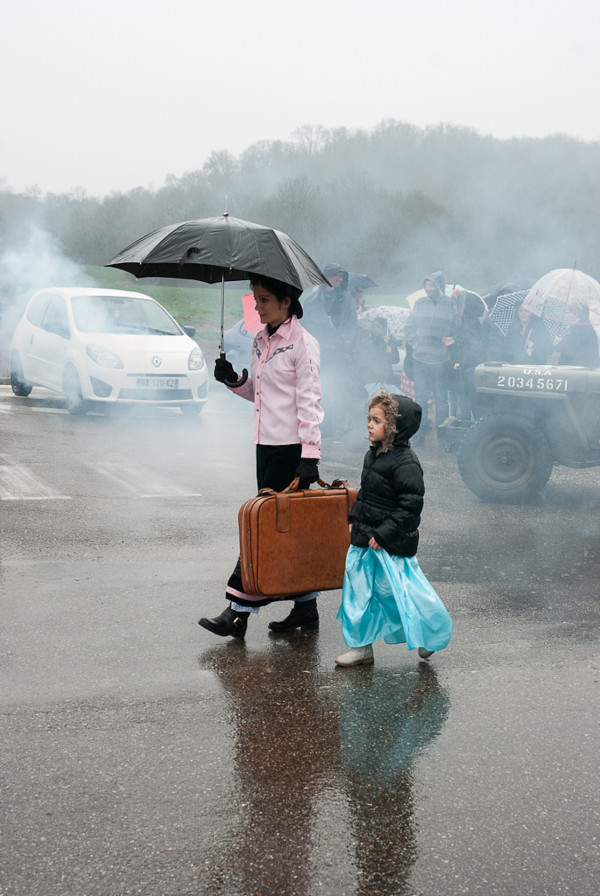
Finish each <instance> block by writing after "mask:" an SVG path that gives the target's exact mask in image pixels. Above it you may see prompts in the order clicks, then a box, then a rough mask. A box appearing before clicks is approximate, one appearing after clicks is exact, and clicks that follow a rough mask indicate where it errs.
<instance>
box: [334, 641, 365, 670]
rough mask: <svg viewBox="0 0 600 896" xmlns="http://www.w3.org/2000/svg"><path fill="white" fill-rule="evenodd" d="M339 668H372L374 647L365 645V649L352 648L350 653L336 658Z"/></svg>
mask: <svg viewBox="0 0 600 896" xmlns="http://www.w3.org/2000/svg"><path fill="white" fill-rule="evenodd" d="M335 661H336V663H337V664H338V666H372V665H373V646H372V645H371V644H365V646H364V647H351V648H350V650H349V651H348V653H343V654H342V655H341V656H336V658H335Z"/></svg>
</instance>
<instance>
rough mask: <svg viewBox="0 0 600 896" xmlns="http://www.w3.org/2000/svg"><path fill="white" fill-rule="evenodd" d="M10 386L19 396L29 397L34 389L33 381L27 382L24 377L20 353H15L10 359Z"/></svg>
mask: <svg viewBox="0 0 600 896" xmlns="http://www.w3.org/2000/svg"><path fill="white" fill-rule="evenodd" d="M10 386H11V389H12V390H13V392H14V394H15V395H18V396H19V398H27V396H28V395H30V394H31V390H32V389H33V386H32V385H31V383H27V382H25V380H24V379H23V367H22V366H21V360H20V358H19V356H18V355H13V356H12V358H11V359H10Z"/></svg>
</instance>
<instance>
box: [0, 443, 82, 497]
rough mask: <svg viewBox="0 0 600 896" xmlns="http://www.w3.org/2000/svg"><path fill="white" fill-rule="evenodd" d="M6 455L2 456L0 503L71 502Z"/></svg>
mask: <svg viewBox="0 0 600 896" xmlns="http://www.w3.org/2000/svg"><path fill="white" fill-rule="evenodd" d="M70 500H71V496H70V495H61V494H60V493H59V492H57V491H55V490H54V489H53V488H52V487H51V486H49V485H46V483H45V482H43V481H42V480H41V479H38V478H37V476H34V475H33V473H30V472H29V470H27V469H26V468H25V467H22V466H20V465H19V464H16V463H15V462H14V461H13V460H11V459H10V457H8V455H6V454H0V501H70Z"/></svg>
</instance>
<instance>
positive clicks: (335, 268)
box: [323, 264, 348, 292]
mask: <svg viewBox="0 0 600 896" xmlns="http://www.w3.org/2000/svg"><path fill="white" fill-rule="evenodd" d="M323 273H324V274H325V276H326V277H327V279H329V277H332V276H333V275H334V274H341V275H342V282H341V283H340V285H339V286H338V287H337V289H338V290H339V291H340V292H341V291H342V290H346V289H348V271H346V270H345V269H344V268H343V267H341V265H339V264H328V265H327V266H326V267H325V268H323Z"/></svg>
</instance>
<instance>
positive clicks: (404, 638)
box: [337, 545, 452, 651]
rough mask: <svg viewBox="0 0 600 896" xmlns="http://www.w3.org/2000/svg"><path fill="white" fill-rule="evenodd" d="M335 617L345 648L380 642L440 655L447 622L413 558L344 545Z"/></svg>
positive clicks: (447, 632) (449, 625)
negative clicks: (346, 646)
mask: <svg viewBox="0 0 600 896" xmlns="http://www.w3.org/2000/svg"><path fill="white" fill-rule="evenodd" d="M337 618H338V619H339V620H340V621H341V623H342V633H343V635H344V641H345V642H346V644H347V645H348V647H363V646H364V645H365V644H373V643H374V642H375V641H379V639H380V638H383V639H384V640H385V641H386V643H387V644H406V646H407V648H408V649H409V650H414V649H415V648H416V647H424V648H425V649H426V650H436V651H437V650H443V649H444V647H446V646H447V644H448V642H449V641H450V635H451V633H452V620H451V619H450V614H449V613H448V611H447V609H446V607H445V606H444V604H443V603H442V601H441V600H440V598H439V597H438V595H437V594H436V592H435V591H434V590H433V588H432V587H431V585H430V584H429V582H428V581H427V579H426V578H425V575H424V574H423V572H422V570H421V567H420V566H419V564H418V562H417V558H416V557H397V556H396V555H395V554H388V553H387V551H384V550H380V551H374V550H372V548H357V547H354V545H350V547H349V549H348V554H347V556H346V570H345V573H344V588H343V591H342V604H341V606H340V609H339V612H338V614H337Z"/></svg>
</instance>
